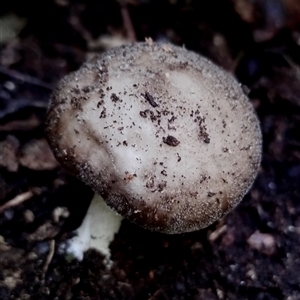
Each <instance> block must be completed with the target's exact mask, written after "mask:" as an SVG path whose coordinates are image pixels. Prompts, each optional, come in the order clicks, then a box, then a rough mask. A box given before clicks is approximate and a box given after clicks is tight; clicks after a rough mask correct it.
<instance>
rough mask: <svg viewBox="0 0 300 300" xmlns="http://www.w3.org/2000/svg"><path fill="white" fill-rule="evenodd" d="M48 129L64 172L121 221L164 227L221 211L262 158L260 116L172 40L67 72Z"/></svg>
mask: <svg viewBox="0 0 300 300" xmlns="http://www.w3.org/2000/svg"><path fill="white" fill-rule="evenodd" d="M46 132H47V135H48V139H49V143H50V146H51V148H52V149H53V152H54V154H55V156H56V158H57V159H58V161H59V162H60V163H61V164H62V165H63V166H64V167H65V168H66V169H67V170H68V171H69V172H70V173H72V174H74V175H75V176H77V177H78V178H80V179H81V180H82V181H84V182H85V183H86V184H88V185H90V186H91V187H92V188H93V189H94V191H95V192H97V193H99V194H100V195H102V197H103V198H104V200H105V201H106V202H107V204H108V205H109V206H111V207H112V208H113V209H114V210H115V211H116V212H118V213H119V214H121V215H122V216H124V217H125V218H128V219H129V220H131V221H132V222H134V223H137V224H139V225H141V226H143V227H145V228H148V229H151V230H155V231H160V232H165V233H182V232H188V231H194V230H198V229H201V228H203V227H206V226H208V225H209V224H211V223H212V222H214V221H216V220H217V219H219V218H220V217H222V216H224V215H225V214H226V213H227V212H229V211H230V210H231V209H232V208H233V207H234V206H236V205H237V204H238V203H239V201H240V200H241V199H242V198H243V196H244V195H245V193H246V192H247V191H248V189H249V188H250V187H251V185H252V183H253V181H254V179H255V176H256V174H257V170H258V167H259V163H260V159H261V147H262V146H261V144H262V140H261V131H260V127H259V122H258V119H257V117H256V115H255V113H254V110H253V107H252V105H251V103H250V102H249V101H248V99H247V97H246V96H245V95H244V93H243V91H242V89H241V87H240V85H239V84H238V83H237V82H236V81H235V80H234V79H233V77H232V76H230V75H229V74H228V73H226V72H225V71H224V70H222V69H220V68H219V67H217V66H215V65H214V64H213V63H211V62H210V61H208V60H207V59H205V58H203V57H201V56H199V55H197V54H196V53H193V52H191V51H188V50H186V49H184V48H180V47H177V46H173V45H169V44H168V45H166V44H155V43H135V44H131V45H126V46H122V47H119V48H115V49H112V50H110V51H107V52H105V53H103V54H101V55H100V56H97V57H96V58H94V59H93V60H91V61H89V62H87V63H85V64H84V65H83V66H82V67H81V68H80V69H79V70H78V71H77V72H74V73H72V74H70V75H68V76H67V77H66V78H64V79H63V80H62V81H61V82H60V84H59V85H58V87H57V88H56V90H55V91H54V92H53V94H52V97H51V103H50V107H49V110H48V116H47V124H46Z"/></svg>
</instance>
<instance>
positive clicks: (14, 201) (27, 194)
mask: <svg viewBox="0 0 300 300" xmlns="http://www.w3.org/2000/svg"><path fill="white" fill-rule="evenodd" d="M33 195H34V193H33V192H32V191H28V192H25V193H23V194H20V195H18V196H16V197H15V198H13V199H11V200H9V201H7V202H6V203H4V204H3V205H2V206H0V213H2V212H3V211H4V210H6V209H7V208H10V207H14V206H17V205H19V204H21V203H22V202H24V201H26V200H28V199H30V198H31V197H32V196H33Z"/></svg>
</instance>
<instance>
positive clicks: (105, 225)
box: [66, 194, 123, 261]
mask: <svg viewBox="0 0 300 300" xmlns="http://www.w3.org/2000/svg"><path fill="white" fill-rule="evenodd" d="M122 219H123V218H122V217H121V216H120V215H118V214H117V213H116V212H114V211H113V210H112V209H111V208H110V207H109V206H108V205H107V204H106V203H105V202H104V200H103V199H102V197H101V196H99V195H98V194H95V195H94V198H93V199H92V202H91V204H90V207H89V209H88V211H87V214H86V216H85V218H84V220H83V222H82V224H81V226H80V227H79V228H78V229H77V230H76V233H77V236H75V237H74V238H72V239H71V240H69V241H68V246H67V249H66V250H67V253H68V254H71V255H73V256H74V257H76V258H77V259H78V260H82V259H83V254H84V252H85V251H86V250H88V249H91V248H94V249H96V250H98V251H99V252H100V253H101V254H103V255H105V257H106V258H107V260H108V261H109V259H110V249H109V244H110V243H111V241H112V240H113V239H114V235H115V234H116V233H117V232H118V231H119V228H120V226H121V221H122Z"/></svg>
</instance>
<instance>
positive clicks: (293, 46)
mask: <svg viewBox="0 0 300 300" xmlns="http://www.w3.org/2000/svg"><path fill="white" fill-rule="evenodd" d="M0 9H1V11H0V27H1V31H2V34H1V37H0V38H1V44H0V47H1V48H0V49H1V52H0V299H3V300H6V299H37V300H41V299H137V300H138V299H152V300H154V299H155V300H160V299H162V300H165V299H194V300H200V299H201V300H202V299H203V300H216V299H221V300H222V299H239V300H242V299H260V300H271V299H272V300H273V299H274V300H275V299H286V300H297V299H300V271H299V270H300V3H299V1H298V0H266V1H258V0H257V1H256V0H254V1H253V0H212V1H196V0H194V1H193V0H189V1H188V0H186V1H184V0H177V1H176V0H172V1H171V0H169V1H167V0H156V1H155V0H128V1H126V0H124V1H122V0H120V1H113V0H88V1H83V0H76V1H68V0H43V1H37V0H31V1H30V0H27V1H24V0H23V1H17V0H11V1H5V3H2V4H1V8H0ZM12 13H13V14H12ZM5 18H6V19H7V18H10V20H12V22H11V23H12V24H16V23H19V21H20V20H21V23H22V24H21V25H20V26H19V27H18V29H16V30H15V34H11V35H10V36H9V37H8V38H4V36H5V35H4V34H3V33H7V32H8V31H9V30H10V28H11V27H12V26H13V25H6V24H7V23H6V21H5ZM7 26H8V27H7ZM145 37H152V39H153V40H155V41H165V42H172V43H174V44H177V45H183V44H184V45H185V47H186V48H188V49H192V50H194V51H196V52H199V53H201V54H203V55H204V56H206V57H208V58H210V59H211V60H213V61H214V62H215V63H216V64H218V65H220V66H222V67H223V68H225V69H227V70H228V71H229V72H232V73H233V74H234V75H235V76H236V77H237V79H238V80H239V81H240V82H241V83H242V84H243V85H244V87H245V90H246V91H248V93H249V98H250V100H251V102H252V103H253V105H254V107H255V109H256V111H257V114H258V116H259V119H260V121H261V128H262V132H263V137H264V144H263V151H264V152H263V159H262V164H261V168H260V171H259V175H258V177H257V179H256V181H255V183H254V185H253V187H252V189H251V191H250V192H249V193H248V194H247V195H246V197H245V199H244V200H243V201H242V203H241V204H240V205H239V206H238V207H237V208H236V209H235V210H234V211H233V212H232V213H230V214H229V215H227V216H226V217H225V218H224V219H222V220H220V221H219V222H217V223H215V224H213V225H212V226H210V227H209V228H206V229H204V230H202V231H199V232H194V233H189V234H182V235H171V236H170V235H163V234H159V233H153V232H149V231H146V230H143V229H141V228H139V227H137V226H135V225H133V224H131V223H129V222H127V221H123V224H122V226H121V229H120V231H119V232H118V234H117V235H116V237H115V239H114V241H113V242H112V244H111V253H112V261H113V265H112V267H111V269H107V268H106V267H105V264H104V260H103V257H102V256H101V255H100V254H99V253H97V252H96V251H93V250H90V251H88V252H87V253H86V255H85V257H84V260H83V261H82V262H78V261H76V260H74V259H71V258H70V257H68V256H66V255H64V254H63V253H61V252H60V251H59V245H60V244H61V243H62V242H63V241H65V240H66V239H68V238H69V237H70V236H71V235H72V230H74V229H75V228H76V227H77V226H78V225H79V224H80V222H81V220H82V218H83V216H84V213H85V211H86V209H87V207H88V204H89V201H90V199H91V197H92V192H91V191H90V190H89V188H87V187H86V186H84V185H83V184H81V183H80V182H78V181H77V180H76V179H74V178H72V177H71V176H70V175H68V174H67V173H66V172H65V171H64V170H63V169H62V168H61V167H60V166H59V165H58V164H57V162H56V161H55V160H54V158H53V156H52V154H51V152H50V151H49V148H48V145H47V143H46V140H45V135H44V128H43V121H44V119H45V114H46V108H47V105H48V99H49V95H50V93H51V91H52V88H53V87H54V86H55V84H56V83H57V82H58V80H59V79H61V78H62V77H63V76H64V75H65V74H68V73H69V72H71V71H72V70H75V69H77V68H78V67H79V66H80V65H81V63H82V62H83V61H85V60H86V59H87V58H89V57H90V56H91V55H92V54H93V53H95V52H100V51H103V50H105V49H107V48H108V47H111V46H112V45H114V44H116V43H122V42H124V41H127V42H128V41H130V40H135V39H136V40H144V38H145ZM53 251H54V252H53ZM52 254H53V255H52Z"/></svg>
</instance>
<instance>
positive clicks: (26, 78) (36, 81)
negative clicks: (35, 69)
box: [0, 66, 53, 90]
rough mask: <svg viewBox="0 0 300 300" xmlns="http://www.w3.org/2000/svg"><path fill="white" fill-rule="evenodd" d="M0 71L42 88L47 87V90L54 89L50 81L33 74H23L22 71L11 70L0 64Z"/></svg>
mask: <svg viewBox="0 0 300 300" xmlns="http://www.w3.org/2000/svg"><path fill="white" fill-rule="evenodd" d="M0 73H1V74H4V75H7V76H9V77H11V78H14V79H17V80H20V81H23V82H26V83H29V84H32V85H36V86H40V87H42V88H45V89H47V90H52V89H53V86H52V85H51V84H49V83H46V82H44V81H42V80H40V79H38V78H35V77H33V76H30V75H27V74H23V73H21V72H18V71H15V70H11V69H7V68H4V67H3V66H0Z"/></svg>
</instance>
